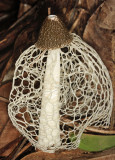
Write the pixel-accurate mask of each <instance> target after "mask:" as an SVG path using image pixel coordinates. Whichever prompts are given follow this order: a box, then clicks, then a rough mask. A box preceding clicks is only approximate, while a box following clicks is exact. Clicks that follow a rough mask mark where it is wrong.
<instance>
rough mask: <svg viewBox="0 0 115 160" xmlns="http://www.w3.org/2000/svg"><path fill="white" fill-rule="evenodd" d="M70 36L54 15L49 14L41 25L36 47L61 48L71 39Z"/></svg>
mask: <svg viewBox="0 0 115 160" xmlns="http://www.w3.org/2000/svg"><path fill="white" fill-rule="evenodd" d="M72 39H73V38H72V36H71V35H70V33H69V32H68V30H67V29H66V28H65V26H64V24H63V23H62V21H61V20H60V19H59V18H58V17H57V16H56V15H49V16H48V17H47V18H46V19H45V21H44V22H43V25H42V27H41V30H40V33H39V37H38V41H37V42H36V47H38V48H40V49H56V48H61V47H63V46H65V45H67V44H69V43H70V42H71V41H72Z"/></svg>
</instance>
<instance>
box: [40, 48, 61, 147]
mask: <svg viewBox="0 0 115 160" xmlns="http://www.w3.org/2000/svg"><path fill="white" fill-rule="evenodd" d="M59 97H60V52H59V49H57V50H52V51H49V52H48V58H47V64H46V71H45V77H44V87H43V95H42V105H41V116H40V128H39V140H38V146H39V145H40V146H42V147H43V148H45V149H47V147H51V146H56V147H58V146H59V145H60V129H59Z"/></svg>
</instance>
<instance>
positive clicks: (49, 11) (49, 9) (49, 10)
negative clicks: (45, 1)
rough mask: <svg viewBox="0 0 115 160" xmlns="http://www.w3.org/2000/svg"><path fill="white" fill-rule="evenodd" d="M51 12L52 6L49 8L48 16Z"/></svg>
mask: <svg viewBox="0 0 115 160" xmlns="http://www.w3.org/2000/svg"><path fill="white" fill-rule="evenodd" d="M50 14H51V7H49V8H48V16H49V15H50Z"/></svg>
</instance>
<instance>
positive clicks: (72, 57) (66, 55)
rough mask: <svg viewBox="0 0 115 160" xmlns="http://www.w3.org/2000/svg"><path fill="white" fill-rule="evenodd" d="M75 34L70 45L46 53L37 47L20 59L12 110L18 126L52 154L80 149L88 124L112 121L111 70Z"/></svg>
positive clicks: (30, 49)
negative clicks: (63, 150)
mask: <svg viewBox="0 0 115 160" xmlns="http://www.w3.org/2000/svg"><path fill="white" fill-rule="evenodd" d="M72 35H73V41H72V42H71V43H70V44H68V45H67V46H65V47H64V48H59V49H54V50H44V51H43V50H40V49H39V48H36V46H35V45H32V46H31V47H30V48H28V49H27V50H26V51H24V52H23V53H22V54H21V55H20V57H19V59H18V60H17V62H16V68H15V72H14V78H13V85H12V91H11V94H10V103H9V106H8V113H9V116H10V118H11V121H12V123H13V125H14V126H15V127H16V128H17V129H18V130H19V131H20V132H21V133H22V134H23V135H24V136H25V137H26V138H27V139H28V140H29V141H30V142H31V143H32V144H33V145H34V146H35V147H37V148H39V149H41V150H43V151H46V152H55V150H58V149H76V148H77V147H78V146H79V143H80V138H81V135H82V133H83V131H84V130H85V128H86V127H87V126H95V127H107V126H109V124H110V116H111V112H112V105H113V104H112V102H113V91H112V83H111V79H110V76H109V73H108V71H107V68H106V67H105V65H104V64H103V62H102V61H101V59H100V57H99V55H98V54H97V53H96V51H95V50H94V49H93V48H92V47H90V46H89V45H87V44H86V43H85V42H84V41H82V40H81V38H80V37H78V36H77V35H76V34H72ZM48 59H49V60H48Z"/></svg>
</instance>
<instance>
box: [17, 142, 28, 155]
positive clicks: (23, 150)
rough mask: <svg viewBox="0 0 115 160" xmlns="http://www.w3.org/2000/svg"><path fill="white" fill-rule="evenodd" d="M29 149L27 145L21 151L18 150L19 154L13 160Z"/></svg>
mask: <svg viewBox="0 0 115 160" xmlns="http://www.w3.org/2000/svg"><path fill="white" fill-rule="evenodd" d="M29 147H31V144H30V143H28V144H27V145H26V146H25V147H24V148H22V150H20V152H19V153H18V154H17V155H16V157H15V158H17V157H19V156H20V155H21V154H22V153H23V152H25V151H26V150H27V149H28V148H29Z"/></svg>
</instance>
